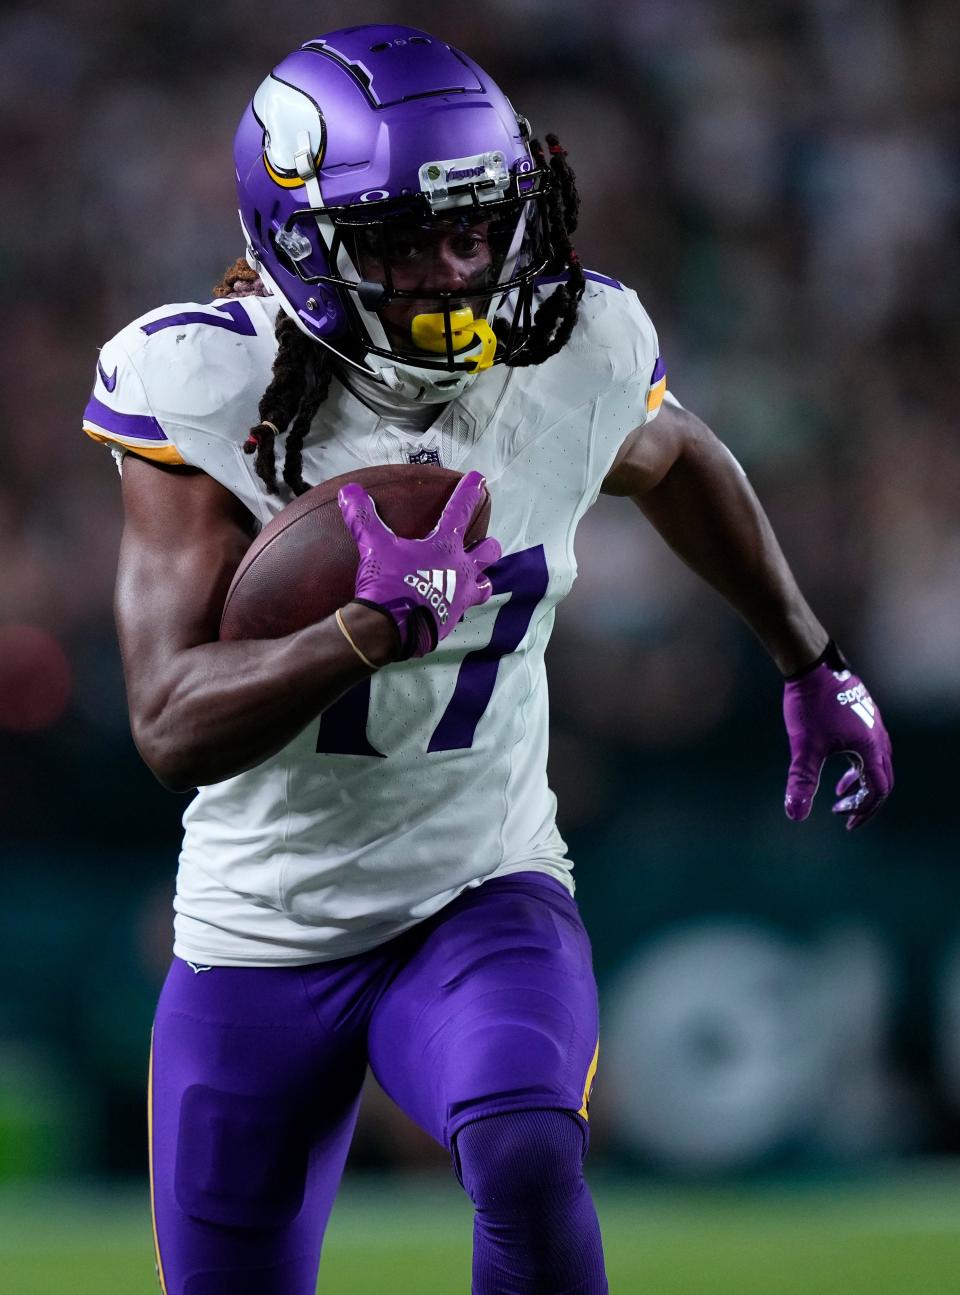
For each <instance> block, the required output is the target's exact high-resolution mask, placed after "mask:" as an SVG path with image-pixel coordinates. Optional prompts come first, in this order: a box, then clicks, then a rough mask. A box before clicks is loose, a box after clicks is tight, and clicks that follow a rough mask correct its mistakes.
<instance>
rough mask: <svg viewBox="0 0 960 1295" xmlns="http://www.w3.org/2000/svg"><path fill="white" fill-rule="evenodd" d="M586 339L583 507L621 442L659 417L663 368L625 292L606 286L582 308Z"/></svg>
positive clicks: (648, 326)
mask: <svg viewBox="0 0 960 1295" xmlns="http://www.w3.org/2000/svg"><path fill="white" fill-rule="evenodd" d="M586 304H587V305H588V311H589V314H588V318H587V324H588V327H587V329H586V330H585V332H586V337H587V338H588V339H589V340H590V342H591V360H592V365H593V367H594V369H595V371H597V372H598V373H599V377H598V379H595V381H596V383H597V386H596V388H595V389H596V390H597V395H596V402H595V405H594V412H593V417H592V420H591V429H590V445H589V467H588V471H587V481H586V483H585V484H586V490H585V503H586V505H587V506H588V507H589V505H590V504H592V503H593V502H594V501H595V500H596V498H597V496H598V494H599V493H600V490H601V488H602V486H603V482H604V480H605V478H606V476H607V474H608V472H609V471H610V468H611V467H612V465H613V462H614V460H615V459H616V456H617V454H618V453H619V451H620V448H621V447H622V445H623V443H624V441H625V440H626V439H627V437H628V436H629V435H630V433H631V432H632V431H634V430H635V429H636V428H637V427H642V426H643V425H644V424H646V423H649V422H651V421H652V420H653V419H654V418H656V416H657V414H658V413H659V412H660V407H661V405H662V404H663V400H664V396H665V394H666V390H667V369H666V364H665V363H664V359H663V356H662V355H661V354H660V344H659V340H658V338H657V332H656V329H655V328H654V326H653V322H652V320H651V319H650V316H649V315H648V314H647V312H646V311H645V310H644V308H643V306H642V305H641V303H640V301H639V299H638V297H637V294H636V293H635V292H634V291H633V290H632V289H630V288H626V287H622V286H621V285H619V284H618V285H617V286H616V289H614V288H610V287H607V288H605V289H604V291H603V294H602V296H601V295H600V294H593V295H592V300H590V301H589V302H588V303H586Z"/></svg>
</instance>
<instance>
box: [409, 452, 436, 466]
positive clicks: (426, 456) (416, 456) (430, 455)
mask: <svg viewBox="0 0 960 1295" xmlns="http://www.w3.org/2000/svg"><path fill="white" fill-rule="evenodd" d="M407 457H408V458H409V459H410V462H411V463H419V464H426V463H435V464H436V465H437V467H440V466H441V464H440V451H439V450H414V451H412V452H411V453H410V454H409V455H408V456H407Z"/></svg>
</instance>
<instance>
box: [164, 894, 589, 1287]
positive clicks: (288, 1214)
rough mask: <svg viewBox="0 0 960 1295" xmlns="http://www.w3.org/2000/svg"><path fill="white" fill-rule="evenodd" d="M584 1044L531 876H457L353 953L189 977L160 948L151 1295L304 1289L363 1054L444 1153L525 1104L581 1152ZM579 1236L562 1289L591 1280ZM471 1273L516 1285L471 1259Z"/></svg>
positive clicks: (563, 906)
mask: <svg viewBox="0 0 960 1295" xmlns="http://www.w3.org/2000/svg"><path fill="white" fill-rule="evenodd" d="M596 1047H597V994H596V983H595V981H594V977H593V969H592V965H591V956H590V945H589V941H588V939H587V935H586V932H585V931H584V928H583V925H582V923H581V921H580V916H579V913H578V911H577V907H576V904H575V903H574V901H573V900H572V899H571V897H570V896H569V894H568V893H567V892H566V890H565V889H564V888H563V887H562V886H561V885H560V884H559V883H558V882H556V881H554V880H553V879H552V878H550V877H547V876H545V875H544V874H541V873H523V874H516V875H514V876H510V877H504V878H502V879H498V880H494V881H490V882H487V883H486V884H485V885H482V886H480V887H477V888H475V889H473V890H468V891H465V892H464V893H463V894H461V895H460V896H458V898H457V899H456V900H454V901H453V902H452V903H451V904H449V905H448V906H447V907H446V908H444V909H443V910H442V911H441V912H440V913H438V914H435V915H434V916H433V917H432V918H429V919H428V920H427V921H424V922H422V923H420V924H419V925H418V926H416V927H415V928H414V929H413V930H412V931H408V932H406V933H405V934H403V935H401V936H398V937H397V938H396V939H394V940H391V941H390V942H389V943H387V944H384V945H381V946H379V947H378V948H376V949H373V950H371V951H369V952H367V953H364V954H360V955H358V956H356V957H351V958H341V959H338V960H336V961H333V962H320V963H313V964H311V965H309V966H302V967H264V968H256V967H253V968H251V967H213V968H211V969H209V970H201V971H199V972H195V971H194V970H192V969H191V966H190V965H189V964H187V963H186V962H181V961H179V960H175V961H174V964H173V966H172V968H171V970H170V974H169V976H168V978H167V981H166V984H165V985H164V988H163V992H162V994H161V996H160V1002H159V1005H158V1008H157V1017H156V1022H155V1026H154V1038H153V1052H152V1059H151V1081H150V1108H151V1119H150V1124H151V1182H152V1193H153V1205H154V1226H155V1232H156V1240H157V1256H158V1264H159V1268H160V1272H161V1285H162V1287H163V1289H164V1291H165V1292H166V1295H314V1291H315V1289H316V1280H317V1270H318V1265H319V1262H320V1247H321V1243H322V1241H323V1234H324V1230H325V1228H326V1224H327V1219H328V1218H329V1215H330V1210H331V1208H332V1205H333V1200H334V1195H335V1193H336V1190H337V1186H338V1184H339V1181H340V1176H341V1173H342V1171H343V1166H344V1161H345V1159H346V1155H347V1149H348V1147H349V1144H350V1139H351V1136H352V1134H353V1129H354V1124H355V1122H356V1117H357V1108H358V1104H359V1098H360V1088H361V1085H362V1083H363V1078H364V1073H365V1070H366V1067H367V1064H369V1065H370V1066H371V1068H372V1070H373V1073H374V1074H375V1076H376V1078H377V1080H378V1081H379V1083H380V1085H381V1087H382V1088H383V1089H384V1090H385V1091H386V1092H387V1093H388V1094H389V1096H390V1097H391V1098H392V1099H393V1100H394V1101H395V1102H396V1104H397V1105H398V1106H399V1107H400V1108H401V1109H402V1110H403V1111H405V1112H406V1113H407V1114H408V1115H409V1116H410V1117H411V1118H412V1119H414V1120H415V1121H416V1122H417V1124H419V1125H420V1126H421V1127H422V1128H423V1129H425V1130H426V1131H427V1132H428V1133H429V1134H431V1136H432V1137H434V1138H435V1139H436V1140H437V1141H438V1142H440V1143H442V1144H443V1145H444V1146H446V1147H447V1148H450V1149H455V1138H456V1135H457V1133H458V1132H459V1130H460V1129H462V1128H463V1127H464V1126H465V1125H468V1124H472V1123H473V1122H474V1121H477V1120H481V1119H485V1118H487V1117H491V1116H502V1115H504V1114H505V1113H509V1112H526V1111H537V1110H541V1111H561V1112H568V1113H569V1114H568V1115H567V1116H566V1117H565V1118H564V1120H562V1121H561V1124H562V1125H563V1126H564V1127H566V1126H567V1124H568V1123H571V1124H572V1123H575V1124H576V1125H577V1126H579V1130H580V1134H581V1136H580V1138H578V1139H576V1142H577V1145H578V1147H579V1153H578V1154H582V1148H583V1146H585V1142H586V1128H587V1126H586V1110H587V1100H588V1096H589V1088H590V1084H591V1082H592V1079H593V1072H594V1070H595V1068H596ZM489 1127H492V1126H489ZM479 1145H481V1146H482V1143H481V1144H479ZM548 1159H549V1157H548ZM545 1163H546V1161H545ZM457 1170H458V1173H460V1172H462V1167H461V1166H460V1165H459V1164H457ZM578 1171H579V1166H578ZM471 1172H473V1171H471ZM467 1187H468V1190H470V1189H471V1184H470V1183H467ZM584 1190H585V1189H584ZM474 1195H476V1193H474ZM578 1200H579V1205H578V1209H579V1210H580V1215H582V1214H583V1193H582V1192H580V1195H579V1197H578ZM586 1200H587V1202H589V1194H588V1193H587V1196H586ZM475 1203H477V1204H478V1213H479V1211H480V1208H481V1207H480V1203H479V1202H477V1201H475ZM588 1212H589V1214H590V1215H591V1217H592V1219H593V1224H592V1226H593V1227H594V1229H595V1215H593V1214H592V1205H590V1208H589V1211H588ZM580 1215H578V1216H577V1217H578V1218H579V1217H580ZM577 1226H579V1224H577ZM584 1226H587V1225H586V1224H584ZM585 1245H586V1246H587V1248H588V1249H589V1248H590V1247H594V1248H595V1249H596V1251H597V1259H596V1264H598V1265H599V1271H598V1273H597V1275H596V1276H595V1278H594V1279H593V1280H594V1284H592V1285H591V1284H589V1282H588V1283H587V1284H585V1285H581V1284H580V1283H579V1282H577V1283H570V1284H569V1286H568V1285H567V1284H564V1286H563V1290H564V1291H566V1290H567V1289H569V1290H571V1291H574V1290H575V1291H576V1292H578V1293H579V1292H580V1291H581V1290H583V1291H584V1292H593V1291H598V1292H599V1291H605V1290H606V1285H605V1283H604V1279H603V1276H602V1256H600V1254H599V1233H596V1237H595V1238H594V1239H591V1238H586V1240H585ZM591 1253H592V1251H591ZM494 1266H495V1265H494ZM488 1267H489V1264H488ZM491 1271H492V1270H491ZM474 1283H475V1284H474V1290H475V1292H478V1293H481V1292H482V1295H487V1293H488V1292H490V1295H493V1292H499V1291H501V1290H512V1289H514V1287H511V1286H502V1285H500V1284H498V1279H495V1278H494V1277H491V1278H490V1279H489V1281H488V1280H487V1279H485V1278H480V1277H478V1276H477V1270H476V1265H475V1275H474ZM478 1283H481V1284H478ZM516 1289H522V1290H524V1291H526V1290H527V1289H528V1287H527V1286H522V1287H519V1286H518V1287H516ZM529 1289H531V1290H533V1289H540V1288H539V1287H536V1286H530V1287H529ZM549 1289H550V1290H554V1289H560V1288H559V1287H554V1286H550V1287H549Z"/></svg>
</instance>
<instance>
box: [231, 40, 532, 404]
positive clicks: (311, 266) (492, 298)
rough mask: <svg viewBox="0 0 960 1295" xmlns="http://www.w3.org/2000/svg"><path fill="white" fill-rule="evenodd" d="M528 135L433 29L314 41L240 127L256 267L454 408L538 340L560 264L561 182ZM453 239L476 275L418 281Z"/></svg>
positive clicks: (362, 351)
mask: <svg viewBox="0 0 960 1295" xmlns="http://www.w3.org/2000/svg"><path fill="white" fill-rule="evenodd" d="M529 133H530V132H529V126H528V124H527V122H526V121H525V120H524V118H522V117H520V116H518V114H517V113H516V112H515V111H514V109H513V108H512V106H511V105H510V103H509V101H508V100H507V99H506V97H505V96H504V95H503V93H502V92H501V91H500V90H499V89H498V88H497V86H496V85H495V84H494V83H493V81H492V80H491V79H490V77H488V76H487V74H486V73H485V72H483V71H482V70H481V69H480V68H479V67H478V66H477V65H476V64H475V63H474V62H473V61H472V60H471V59H469V58H468V57H467V56H466V55H465V54H462V53H461V52H460V51H459V50H456V49H454V48H453V47H452V46H449V45H446V44H445V43H444V42H443V41H440V40H436V39H435V38H434V37H432V36H428V35H427V34H426V33H425V32H421V31H417V30H415V29H414V28H411V27H398V26H364V27H349V28H345V29H344V30H342V31H336V32H331V33H330V34H328V35H326V36H322V37H319V38H317V39H316V40H310V41H307V42H306V44H304V45H303V46H302V47H301V48H300V49H298V50H296V51H295V52H294V53H293V54H291V55H289V57H287V58H285V59H284V60H283V61H282V62H281V63H280V64H279V65H278V66H277V67H276V68H274V70H273V72H271V74H270V75H269V76H268V77H267V79H266V80H265V81H264V82H263V83H262V84H261V86H260V88H259V89H258V90H257V92H256V94H255V95H254V97H253V101H252V103H251V104H250V105H249V107H248V108H247V111H246V112H245V113H244V116H243V119H242V121H241V123H240V126H239V129H238V131H237V136H236V142H235V158H236V168H237V191H238V194H239V204H240V220H241V223H242V225H243V231H244V235H245V237H246V240H247V259H248V260H249V261H250V264H251V265H252V266H253V267H254V268H255V269H257V270H258V271H259V273H260V275H261V277H262V278H263V280H264V281H265V283H266V284H267V285H268V287H269V288H270V289H271V290H272V291H273V292H274V293H275V294H276V295H277V296H278V297H279V298H280V302H281V304H282V306H283V309H284V310H285V311H286V313H287V314H288V315H290V317H291V318H292V319H294V320H295V321H296V323H297V324H298V325H299V326H300V328H301V329H303V331H304V332H306V333H307V334H308V335H309V336H310V337H312V338H314V339H315V340H316V341H318V342H320V343H322V344H323V345H324V346H327V347H329V348H330V349H331V350H333V351H334V352H336V354H337V355H339V356H340V357H341V359H343V360H344V361H346V362H347V363H348V364H351V365H353V366H355V367H357V368H359V369H361V370H363V371H366V372H367V373H372V374H374V375H375V376H379V377H380V378H381V380H385V381H387V382H388V384H389V385H391V386H394V387H397V388H398V389H402V388H403V386H409V385H410V381H411V379H413V380H415V381H417V382H419V383H427V384H428V385H430V386H431V387H432V388H438V387H439V388H441V389H442V390H443V391H444V392H445V395H446V398H447V399H449V398H450V397H451V396H452V395H454V394H456V390H457V389H459V388H461V387H462V386H464V385H466V384H467V383H468V382H469V381H472V378H473V375H475V374H476V373H477V372H479V371H480V370H482V369H485V368H487V367H489V365H490V364H493V363H499V362H502V361H507V360H511V359H513V358H514V357H515V356H516V355H518V354H519V353H520V352H521V351H522V350H523V347H524V345H525V342H526V339H527V336H528V334H529V329H530V319H531V302H532V297H533V289H534V280H535V279H536V277H537V275H539V274H542V273H543V272H544V269H545V267H546V265H547V264H548V262H549V260H550V254H551V252H550V241H549V233H548V230H549V221H548V216H547V212H546V209H545V203H546V201H547V195H548V193H549V190H550V186H551V179H550V174H549V171H548V170H547V169H545V168H543V167H538V166H536V165H535V164H534V161H533V159H532V158H531V154H530V149H529V147H528V138H529ZM450 237H456V238H463V239H466V240H468V243H469V245H470V246H471V247H472V246H474V245H475V244H476V245H482V247H483V260H482V265H481V266H480V269H479V271H478V273H477V274H476V276H475V277H474V278H471V279H469V280H466V281H464V282H458V283H457V284H456V285H454V286H450V285H449V284H447V285H446V286H441V287H438V288H435V287H433V286H432V285H431V283H430V280H429V273H428V271H426V270H425V271H424V277H422V278H421V279H418V280H417V281H416V282H415V283H413V284H412V285H411V281H410V276H409V274H408V275H406V276H404V274H403V272H402V271H403V270H404V269H405V268H406V267H407V265H408V264H409V263H411V262H412V261H413V260H414V259H415V258H416V257H417V256H419V255H421V254H422V259H423V263H424V264H425V265H426V263H427V262H428V260H429V257H430V255H432V254H433V253H432V250H431V248H432V245H431V242H430V240H431V239H434V240H437V239H439V240H443V239H445V238H450ZM398 267H399V270H398ZM405 283H406V286H404V284H405ZM390 307H393V312H394V322H393V323H391V322H390V309H389V308H390ZM381 312H385V313H381ZM398 317H399V318H400V319H401V320H402V323H403V327H402V328H398V327H397V326H396V323H395V320H396V318H398ZM494 325H495V326H496V328H495V331H494ZM434 398H437V397H436V396H434Z"/></svg>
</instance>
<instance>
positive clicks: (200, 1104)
mask: <svg viewBox="0 0 960 1295" xmlns="http://www.w3.org/2000/svg"><path fill="white" fill-rule="evenodd" d="M307 1142H308V1139H307V1138H305V1137H302V1136H301V1137H297V1136H296V1131H295V1129H294V1128H293V1121H292V1120H291V1116H290V1112H289V1111H288V1110H284V1109H278V1106H277V1103H276V1102H274V1101H270V1100H268V1099H267V1098H264V1097H249V1096H245V1095H243V1094H240V1093H225V1092H220V1091H218V1090H217V1089H214V1088H208V1087H206V1086H205V1085H203V1084H195V1085H194V1086H193V1087H191V1088H188V1089H187V1090H186V1092H185V1093H184V1095H183V1100H182V1102H181V1105H180V1127H179V1132H178V1137H177V1161H176V1174H175V1181H174V1188H175V1192H176V1198H177V1203H178V1204H179V1206H180V1208H181V1209H182V1210H183V1211H184V1213H185V1214H188V1215H190V1217H191V1218H194V1219H198V1220H200V1221H201V1222H206V1223H216V1224H218V1225H219V1226H221V1227H230V1228H256V1229H261V1230H262V1229H269V1228H279V1227H284V1226H285V1225H286V1224H288V1223H290V1222H291V1221H292V1220H293V1219H294V1218H296V1216H297V1214H299V1212H300V1210H301V1208H302V1206H303V1199H304V1192H305V1189H306V1179H307V1150H306V1146H307Z"/></svg>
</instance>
